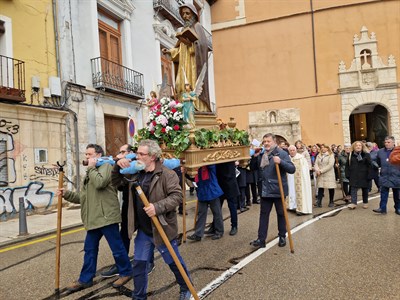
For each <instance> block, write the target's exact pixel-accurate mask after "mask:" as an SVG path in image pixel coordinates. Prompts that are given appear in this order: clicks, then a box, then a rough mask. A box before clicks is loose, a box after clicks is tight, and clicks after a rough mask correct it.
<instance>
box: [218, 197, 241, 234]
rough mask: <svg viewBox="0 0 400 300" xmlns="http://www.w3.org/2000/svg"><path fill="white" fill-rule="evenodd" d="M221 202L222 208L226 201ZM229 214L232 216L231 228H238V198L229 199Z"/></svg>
mask: <svg viewBox="0 0 400 300" xmlns="http://www.w3.org/2000/svg"><path fill="white" fill-rule="evenodd" d="M220 200H221V207H222V205H224V199H220ZM226 201H227V202H228V208H229V213H230V215H231V226H232V227H238V215H237V197H231V198H227V199H226Z"/></svg>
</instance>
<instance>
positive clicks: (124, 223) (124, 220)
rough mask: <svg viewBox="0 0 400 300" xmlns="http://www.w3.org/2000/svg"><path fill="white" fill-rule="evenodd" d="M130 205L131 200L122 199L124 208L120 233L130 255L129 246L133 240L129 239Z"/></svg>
mask: <svg viewBox="0 0 400 300" xmlns="http://www.w3.org/2000/svg"><path fill="white" fill-rule="evenodd" d="M128 205H129V202H128V201H125V200H122V208H121V218H122V222H121V230H120V232H119V233H120V235H121V238H122V242H123V243H124V247H125V249H126V253H128V255H129V246H130V244H131V240H130V239H129V235H128Z"/></svg>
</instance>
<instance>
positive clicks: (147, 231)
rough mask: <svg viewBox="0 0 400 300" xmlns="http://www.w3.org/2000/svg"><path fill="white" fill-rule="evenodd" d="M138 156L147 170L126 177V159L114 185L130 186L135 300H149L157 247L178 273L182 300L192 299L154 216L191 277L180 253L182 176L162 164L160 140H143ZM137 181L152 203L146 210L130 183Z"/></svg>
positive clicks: (116, 169)
mask: <svg viewBox="0 0 400 300" xmlns="http://www.w3.org/2000/svg"><path fill="white" fill-rule="evenodd" d="M136 155H137V160H138V161H140V162H141V163H143V164H144V165H145V168H144V170H142V171H140V172H139V173H136V174H134V175H125V176H126V177H125V176H124V175H122V174H121V173H120V172H119V170H120V169H121V168H127V167H129V160H128V159H126V158H122V159H120V160H118V162H117V163H116V164H115V166H114V170H113V173H112V184H113V185H114V186H118V187H119V186H124V185H127V184H129V207H128V235H129V237H131V236H132V235H133V233H134V232H135V231H136V232H137V233H136V237H135V243H134V260H133V283H134V290H133V293H132V298H134V299H137V300H139V299H147V282H148V274H147V272H146V270H147V264H148V263H149V261H150V260H151V256H152V255H153V249H154V246H155V247H156V248H157V250H158V251H159V252H160V254H161V256H162V258H163V259H164V261H165V262H166V263H167V264H168V266H169V268H170V269H171V271H172V272H173V273H174V275H175V278H176V281H177V283H178V284H179V286H180V298H179V299H189V298H190V291H189V288H188V286H187V285H186V283H185V281H184V279H183V277H182V275H181V274H180V272H179V270H178V267H177V265H176V264H175V262H174V260H173V259H172V256H171V254H170V252H169V251H168V248H167V247H166V246H165V244H164V243H163V240H162V238H161V235H160V234H159V232H158V231H157V229H156V227H155V226H154V224H153V223H152V222H151V217H153V216H157V217H158V219H159V221H160V223H161V224H162V225H163V229H164V231H165V234H166V236H167V237H168V239H169V241H170V242H171V246H172V248H173V249H174V252H175V254H176V256H177V257H178V258H179V261H180V262H181V264H182V267H183V268H184V270H185V272H186V274H188V276H189V272H188V271H187V268H186V265H185V263H184V261H183V259H182V257H181V256H180V254H179V250H178V241H177V237H178V220H177V215H176V207H177V206H179V204H180V203H182V198H183V197H182V188H181V186H180V184H179V179H178V176H177V175H176V173H175V172H174V171H173V170H170V169H168V168H167V167H165V166H163V165H162V163H161V161H160V157H161V149H160V147H159V146H158V144H157V142H156V141H153V140H142V141H141V142H140V143H139V147H138V150H137V152H136ZM126 179H128V180H126ZM133 181H136V182H137V183H138V184H139V185H140V187H141V188H142V190H143V192H144V194H145V195H146V197H147V199H148V200H149V202H150V205H149V206H148V207H144V205H143V203H142V201H141V199H140V198H139V197H138V196H137V194H136V193H135V188H134V187H133V186H132V184H131V183H129V182H133Z"/></svg>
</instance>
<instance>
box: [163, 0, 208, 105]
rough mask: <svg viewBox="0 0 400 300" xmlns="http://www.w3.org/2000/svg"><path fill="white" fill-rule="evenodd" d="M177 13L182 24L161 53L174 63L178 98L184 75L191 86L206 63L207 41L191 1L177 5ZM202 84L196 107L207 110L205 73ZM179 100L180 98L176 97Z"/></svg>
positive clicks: (183, 87) (183, 82) (181, 89)
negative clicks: (169, 57) (171, 44)
mask: <svg viewBox="0 0 400 300" xmlns="http://www.w3.org/2000/svg"><path fill="white" fill-rule="evenodd" d="M179 13H180V15H181V17H182V19H183V21H184V27H182V28H180V30H179V31H178V33H177V34H176V37H177V38H178V42H177V44H176V45H175V47H174V48H171V49H165V48H164V49H163V50H162V51H163V53H168V54H170V55H171V60H172V61H173V62H174V65H175V74H176V80H175V89H176V94H177V95H178V96H180V97H182V95H183V93H185V91H186V90H185V74H186V76H187V79H188V82H189V84H190V85H191V86H192V87H194V86H195V84H196V81H197V79H198V78H199V75H200V73H201V71H202V69H203V66H204V65H205V66H207V65H208V41H207V38H206V35H205V32H204V28H203V26H202V25H201V24H200V23H199V16H198V13H197V9H196V8H195V6H194V5H193V4H190V3H188V4H183V5H181V6H180V7H179ZM203 81H204V86H203V92H202V94H201V95H198V99H197V100H196V102H195V104H194V105H195V107H196V110H198V111H201V112H210V111H211V106H210V97H209V89H208V74H207V71H206V73H205V76H204V79H203ZM180 100H182V98H181V99H180Z"/></svg>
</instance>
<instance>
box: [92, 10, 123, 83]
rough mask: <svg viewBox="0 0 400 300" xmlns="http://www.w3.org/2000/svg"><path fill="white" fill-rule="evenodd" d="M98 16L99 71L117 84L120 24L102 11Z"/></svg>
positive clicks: (120, 72)
mask: <svg viewBox="0 0 400 300" xmlns="http://www.w3.org/2000/svg"><path fill="white" fill-rule="evenodd" d="M98 16H99V19H98V21H99V42H100V57H101V58H102V60H101V69H102V72H103V73H104V74H107V76H109V78H108V79H109V80H112V81H115V82H116V83H117V82H118V81H119V80H121V79H122V66H121V65H122V59H121V57H122V55H121V32H120V23H119V22H118V20H116V19H114V18H112V17H111V16H109V15H107V14H106V13H105V12H102V11H99V14H98Z"/></svg>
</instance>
